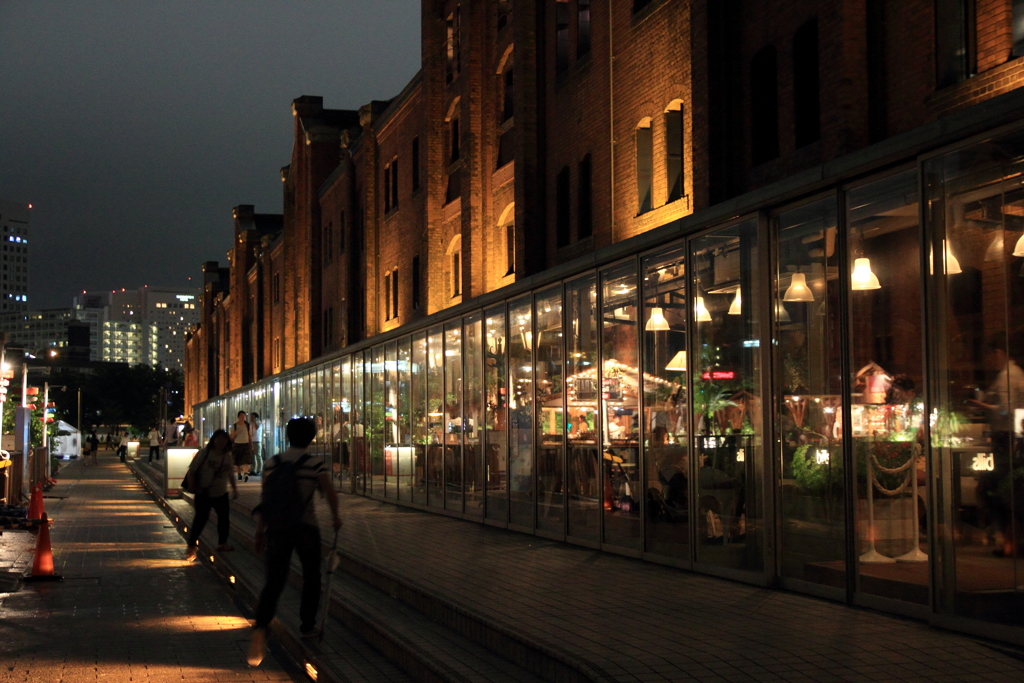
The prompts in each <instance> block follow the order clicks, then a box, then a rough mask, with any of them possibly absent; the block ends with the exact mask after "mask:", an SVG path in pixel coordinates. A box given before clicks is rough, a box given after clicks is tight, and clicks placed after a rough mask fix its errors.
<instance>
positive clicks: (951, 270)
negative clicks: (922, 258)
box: [943, 240, 1017, 275]
mask: <svg viewBox="0 0 1024 683" xmlns="http://www.w3.org/2000/svg"><path fill="white" fill-rule="evenodd" d="M943 243H944V244H945V245H946V249H945V252H946V275H959V274H960V273H962V272H963V270H962V269H961V268H960V262H959V261H957V260H956V256H953V247H951V246H950V244H949V242H947V241H946V240H943ZM1014 251H1017V250H1016V249H1014Z"/></svg>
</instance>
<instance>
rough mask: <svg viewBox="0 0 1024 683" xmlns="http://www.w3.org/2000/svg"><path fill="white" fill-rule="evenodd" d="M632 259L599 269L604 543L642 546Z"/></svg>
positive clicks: (634, 279)
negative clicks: (600, 271)
mask: <svg viewBox="0 0 1024 683" xmlns="http://www.w3.org/2000/svg"><path fill="white" fill-rule="evenodd" d="M637 294H638V293H637V273H636V264H635V263H633V262H629V263H623V264H621V265H618V266H615V267H612V268H608V269H606V270H604V271H603V272H602V273H601V306H602V309H601V319H602V325H601V351H602V361H601V362H602V365H601V433H602V442H603V448H602V459H603V462H604V542H605V543H609V544H611V545H617V546H623V547H627V548H633V549H635V550H640V549H641V528H640V493H641V490H640V487H641V485H642V484H641V482H640V424H641V422H642V419H641V416H640V386H639V381H640V377H639V375H640V371H639V366H640V359H639V353H638V348H637V345H638V339H637V304H638V303H639V302H638V297H637Z"/></svg>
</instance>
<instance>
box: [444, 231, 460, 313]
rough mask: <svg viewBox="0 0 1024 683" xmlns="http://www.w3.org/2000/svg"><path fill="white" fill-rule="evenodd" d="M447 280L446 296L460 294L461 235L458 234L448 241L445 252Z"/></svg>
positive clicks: (452, 296) (457, 295)
mask: <svg viewBox="0 0 1024 683" xmlns="http://www.w3.org/2000/svg"><path fill="white" fill-rule="evenodd" d="M445 261H446V268H445V270H446V271H447V275H448V277H447V281H448V296H449V298H451V299H454V298H455V297H460V296H462V235H461V234H458V235H456V236H455V237H453V238H452V241H451V242H449V243H448V249H447V251H446V252H445Z"/></svg>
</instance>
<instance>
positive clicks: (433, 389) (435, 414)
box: [427, 327, 445, 507]
mask: <svg viewBox="0 0 1024 683" xmlns="http://www.w3.org/2000/svg"><path fill="white" fill-rule="evenodd" d="M443 342H444V335H443V333H442V328H441V327H432V328H431V329H430V331H429V332H428V334H427V421H428V428H429V430H430V442H429V443H428V444H427V503H428V504H429V505H431V506H432V507H444V489H443V482H444V440H445V419H444V343H443Z"/></svg>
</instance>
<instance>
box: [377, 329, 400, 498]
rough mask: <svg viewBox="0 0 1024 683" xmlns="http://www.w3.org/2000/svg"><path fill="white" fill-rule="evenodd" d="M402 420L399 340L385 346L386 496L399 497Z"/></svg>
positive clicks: (383, 462)
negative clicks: (400, 417) (399, 412)
mask: <svg viewBox="0 0 1024 683" xmlns="http://www.w3.org/2000/svg"><path fill="white" fill-rule="evenodd" d="M400 428H401V422H400V421H399V419H398V342H397V341H390V342H388V343H387V344H385V346H384V458H383V461H382V463H381V464H382V466H383V470H384V496H385V497H386V498H397V497H398V466H399V459H398V453H399V451H397V450H396V449H397V448H398V445H399V444H400V443H401V436H400V431H401V429H400Z"/></svg>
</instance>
